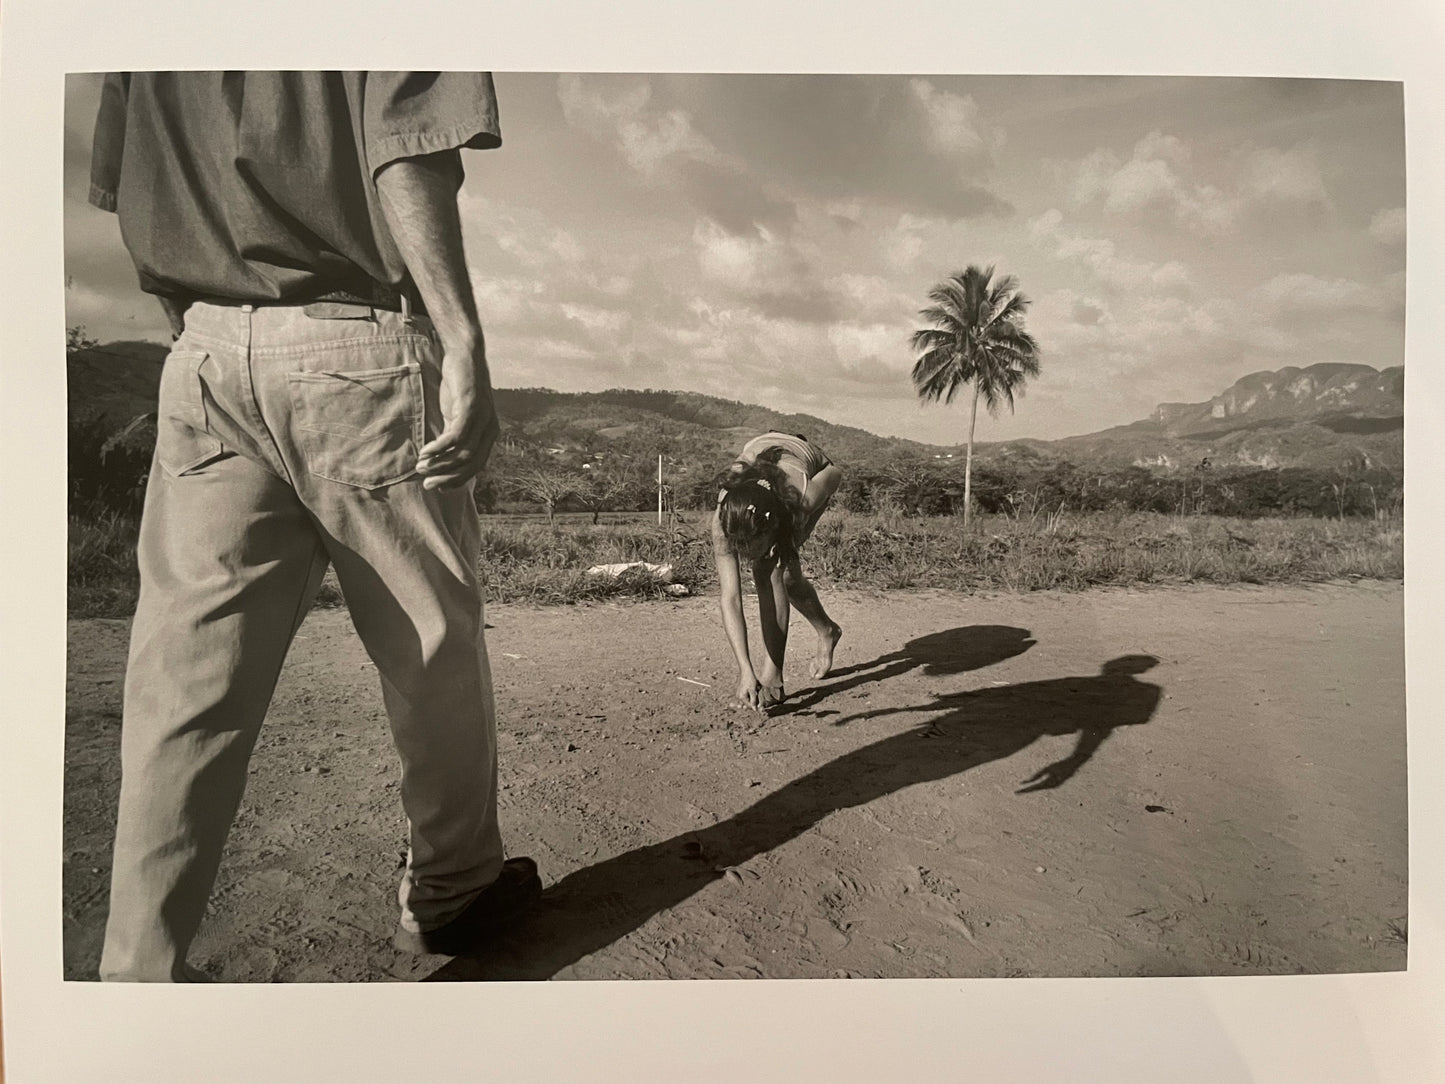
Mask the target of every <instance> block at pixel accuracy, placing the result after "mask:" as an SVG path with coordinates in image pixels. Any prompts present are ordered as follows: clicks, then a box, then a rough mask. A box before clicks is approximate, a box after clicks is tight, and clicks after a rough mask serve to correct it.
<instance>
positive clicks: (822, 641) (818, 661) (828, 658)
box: [809, 622, 843, 678]
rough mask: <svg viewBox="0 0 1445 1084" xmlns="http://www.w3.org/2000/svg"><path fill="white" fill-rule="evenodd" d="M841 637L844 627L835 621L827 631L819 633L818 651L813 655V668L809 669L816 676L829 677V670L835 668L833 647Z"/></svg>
mask: <svg viewBox="0 0 1445 1084" xmlns="http://www.w3.org/2000/svg"><path fill="white" fill-rule="evenodd" d="M841 639H843V627H842V626H841V625H839V624H838V623H837V622H834V623H833V624H832V625H831V626H830V627H829V629H828V631H827V632H826V633H820V634H819V636H818V652H817V654H816V655H814V656H813V668H812V670H810V671H809V673H810V674H812V675H813V677H814V678H821V677H827V676H828V671H829V670H831V669H833V649H834V648H836V647H837V646H838V641H839V640H841Z"/></svg>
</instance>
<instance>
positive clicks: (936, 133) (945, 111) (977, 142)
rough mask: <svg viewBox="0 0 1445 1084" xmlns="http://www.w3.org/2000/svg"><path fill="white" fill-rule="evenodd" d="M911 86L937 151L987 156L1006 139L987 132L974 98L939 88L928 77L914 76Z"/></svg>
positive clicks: (932, 145)
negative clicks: (997, 143)
mask: <svg viewBox="0 0 1445 1084" xmlns="http://www.w3.org/2000/svg"><path fill="white" fill-rule="evenodd" d="M908 86H909V89H910V90H911V91H912V92H913V97H914V100H915V101H916V102H917V103H918V106H919V108H920V109H921V110H922V112H923V118H924V122H925V126H926V131H927V132H928V140H929V145H930V146H931V147H932V148H933V150H934V151H936V152H938V153H940V154H943V155H948V156H953V157H959V158H966V159H977V158H983V157H987V155H988V154H989V152H990V151H991V150H992V147H993V145H994V144H995V143H996V142H998V141H1000V140H1001V139H1002V135H1001V133H999V132H997V131H994V132H989V133H987V134H986V133H985V132H984V131H983V130H982V125H981V123H980V118H979V109H978V105H977V103H976V102H974V100H973V99H972V98H971V97H969V96H967V95H960V94H952V93H950V92H948V91H946V90H939V89H938V88H937V87H935V86H934V85H933V84H932V83H930V82H929V81H928V80H927V79H911V80H909V83H908Z"/></svg>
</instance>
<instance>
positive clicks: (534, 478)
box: [506, 467, 579, 526]
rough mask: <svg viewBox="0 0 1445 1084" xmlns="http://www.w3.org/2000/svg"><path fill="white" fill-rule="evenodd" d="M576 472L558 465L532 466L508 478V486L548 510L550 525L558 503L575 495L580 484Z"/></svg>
mask: <svg viewBox="0 0 1445 1084" xmlns="http://www.w3.org/2000/svg"><path fill="white" fill-rule="evenodd" d="M577 483H578V479H577V476H576V475H575V474H569V473H568V472H566V471H563V470H559V469H558V468H556V467H532V468H530V469H528V470H525V471H523V472H522V473H520V474H515V475H512V476H511V477H509V478H507V479H506V485H507V488H509V489H511V490H512V491H513V492H514V493H516V494H517V495H518V496H521V497H523V498H525V499H526V500H529V501H535V502H536V503H538V504H540V505H541V506H542V507H543V508H545V509H546V510H547V523H548V525H549V526H550V525H551V524H552V522H553V516H554V515H555V514H556V511H557V505H558V504H559V503H560V502H562V501H564V500H566V499H567V498H568V497H571V496H575V495H576V493H577V491H578V489H579V486H578V484H577Z"/></svg>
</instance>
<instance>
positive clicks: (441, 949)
mask: <svg viewBox="0 0 1445 1084" xmlns="http://www.w3.org/2000/svg"><path fill="white" fill-rule="evenodd" d="M541 897H542V878H541V877H539V876H538V875H537V863H536V862H534V861H532V859H530V858H509V859H507V861H506V862H504V863H502V872H501V874H500V875H499V876H498V877H497V879H496V880H495V881H493V882H492V883H491V884H489V885H488V886H487V887H486V888H484V889H482V891H481V894H480V895H478V896H477V898H476V899H474V900H473V901H472V902H471V903H469V904H468V905H467V907H466V910H464V911H463V912H462V913H461V914H459V915H457V917H456V918H454V919H452V920H451V921H450V922H448V923H447V924H446V925H445V926H438V927H437V928H436V929H434V930H424V931H422V932H421V933H414V932H412V931H411V930H403V929H398V930H397V931H396V935H395V936H394V937H393V938H392V944H393V945H395V946H396V947H397V948H398V949H400V950H401V951H402V952H411V953H415V954H417V955H433V956H466V955H467V954H469V953H473V952H477V951H479V950H481V949H483V948H485V947H486V946H487V945H488V944H489V943H490V942H491V941H492V940H493V939H494V938H495V937H496V936H497V934H499V933H501V932H502V931H504V930H505V929H506V928H507V927H508V926H510V925H512V924H513V923H514V922H516V921H517V919H519V918H521V917H522V915H524V914H526V912H527V911H528V910H529V909H530V908H531V907H532V905H533V904H535V903H536V902H537V901H538V900H539V899H541Z"/></svg>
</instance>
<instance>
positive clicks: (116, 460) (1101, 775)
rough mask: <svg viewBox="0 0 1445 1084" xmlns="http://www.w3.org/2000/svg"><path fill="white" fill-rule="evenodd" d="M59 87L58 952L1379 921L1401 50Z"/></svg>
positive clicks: (1354, 957) (809, 940) (708, 940)
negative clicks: (1049, 64)
mask: <svg viewBox="0 0 1445 1084" xmlns="http://www.w3.org/2000/svg"><path fill="white" fill-rule="evenodd" d="M68 89H69V91H70V94H69V98H68V101H67V105H68V108H69V113H68V116H67V159H66V161H67V238H66V242H67V248H66V255H67V278H66V297H67V309H66V319H67V329H66V334H67V354H68V365H69V389H70V400H69V409H70V415H69V416H70V423H71V424H70V441H71V444H70V448H71V461H70V481H71V490H70V500H71V507H70V528H71V550H70V559H71V569H70V572H71V582H70V618H71V625H70V641H69V664H68V675H69V690H68V714H67V730H66V741H67V779H66V795H67V797H66V810H65V817H66V820H65V828H66V840H65V846H66V855H65V878H66V885H65V887H66V893H65V899H66V915H65V918H66V931H67V943H66V975H67V977H68V978H74V979H86V978H92V977H95V975H96V974H97V971H98V973H99V975H100V977H102V978H114V979H133V980H138V981H147V980H148V981H165V980H170V979H190V978H209V979H213V980H218V981H230V982H284V981H306V982H318V981H344V982H360V981H388V980H390V981H397V980H443V979H456V980H464V979H541V978H596V979H625V978H656V979H666V978H672V979H683V978H840V979H841V978H898V977H938V976H947V977H963V976H994V977H999V976H1002V977H1024V976H1041V975H1070V976H1072V975H1081V976H1098V975H1119V976H1138V975H1214V974H1220V975H1238V974H1314V973H1325V972H1335V971H1389V970H1398V969H1402V968H1404V967H1405V966H1406V963H1407V960H1408V936H1409V930H1408V921H1407V900H1406V891H1407V886H1408V877H1407V861H1406V841H1407V834H1406V804H1405V802H1406V779H1405V714H1404V692H1405V681H1404V639H1403V599H1402V579H1403V533H1402V514H1403V507H1404V498H1405V494H1404V486H1403V480H1404V479H1403V466H1404V460H1403V442H1402V429H1403V404H1404V399H1403V389H1404V369H1403V344H1404V252H1405V242H1406V236H1405V205H1404V200H1405V188H1404V165H1405V162H1404V139H1403V135H1404V117H1403V98H1402V93H1401V87H1400V85H1399V84H1398V83H1396V84H1391V83H1379V82H1363V81H1330V80H1281V79H1188V78H1175V79H1150V78H1130V77H1121V78H1047V77H1029V76H1024V77H1016V78H1011V77H976V78H970V77H939V76H934V77H928V76H889V77H885V76H841V75H835V76H822V75H818V76H811V75H798V76H781V75H706V76H704V75H613V76H603V75H581V74H571V73H569V74H549V73H504V74H499V75H497V76H496V77H495V79H493V78H492V77H491V76H490V75H489V74H478V73H458V72H442V73H437V72H403V73H392V72H364V73H339V72H188V73H135V74H115V75H110V76H105V77H101V76H95V75H92V76H79V75H78V76H75V77H73V78H72V80H71V82H70V84H69V87H68ZM513 133H515V135H513ZM393 156H394V157H393ZM463 173H464V175H465V179H464V180H463V181H462V182H461V187H460V189H459V190H457V187H456V178H457V177H458V176H459V175H461V174H463ZM579 178H586V182H587V183H586V184H585V185H579V184H578V183H577V181H578V179H579ZM388 182H391V184H388ZM112 212H113V213H112ZM128 213H129V215H130V217H128ZM117 220H118V221H117ZM409 231H411V232H409ZM448 231H450V233H449V232H448ZM414 265H419V266H418V267H417V270H415V271H413V270H412V267H413V266H414ZM138 277H139V280H140V283H141V287H140V288H138V287H137V278H138ZM148 295H149V296H148ZM318 299H319V300H318ZM298 317H299V318H298ZM172 320H173V322H170V321H172ZM449 335H451V336H454V337H455V340H454V341H453V340H449ZM172 338H174V342H172V341H171V340H172ZM483 344H485V345H484V346H483ZM453 367H459V368H458V369H457V370H456V372H457V373H460V374H461V375H456V374H455V373H454V371H453ZM488 383H490V385H491V387H490V388H488ZM158 390H159V403H157V391H158ZM468 396H470V398H468ZM452 411H456V412H457V413H455V414H454V413H452ZM448 441H455V449H456V450H455V451H453V450H452V449H451V448H449V447H448V444H447V442H448ZM489 453H490V454H489ZM449 454H450V455H453V456H454V458H453V459H451V460H447V459H446V458H445V457H446V456H447V455H449ZM433 463H436V464H437V466H433V465H432V464H433ZM476 467H481V468H482V472H481V474H480V475H479V477H478V478H477V479H476V480H474V479H473V476H474V475H475V474H476V471H475V468H476ZM432 478H437V479H441V484H439V485H436V486H435V487H433V486H432V485H430V484H429V482H430V480H431V479H432ZM403 509H405V510H403ZM412 517H415V522H409V521H410V520H412ZM463 520H465V522H463ZM479 525H480V526H479ZM138 538H139V543H138ZM137 550H138V551H139V562H137V557H136V553H137ZM478 551H479V554H478ZM137 563H139V568H138V570H137ZM328 571H329V572H330V573H331V576H330V577H329V578H328V577H327V576H325V575H324V573H326V572H328ZM137 594H139V599H140V603H139V608H137ZM453 594H455V596H456V597H451V596H452V595H453ZM483 603H484V604H485V606H484V607H483ZM483 613H485V615H486V617H485V620H486V622H487V624H488V625H489V626H490V627H489V628H488V629H487V630H486V632H485V636H483V630H482V627H481V621H482V614H483ZM132 618H133V620H128V619H132ZM358 634H359V635H358ZM483 643H484V644H485V646H484V647H483V649H482V653H481V655H480V662H479V661H478V659H479V653H478V646H479V645H481V644H483ZM127 647H129V655H127ZM288 648H289V650H288ZM489 672H490V675H491V679H492V682H493V683H494V685H495V693H493V692H492V691H491V689H490V688H489V682H488V674H489ZM278 673H279V674H280V680H279V682H278V679H277V675H278ZM273 687H274V688H275V694H274V696H271V695H270V694H271V690H272V689H273ZM493 705H495V707H493ZM263 718H264V719H265V720H266V722H265V725H262V720H263ZM393 735H395V738H393ZM253 743H254V749H253V748H252V745H253ZM394 744H395V747H394ZM398 750H399V752H398ZM123 764H124V769H125V771H129V772H133V773H134V777H135V778H134V779H130V778H125V771H123ZM493 772H495V775H493ZM641 780H646V785H643V786H639V785H638V784H639V781H641ZM118 788H119V791H118ZM117 792H118V793H119V796H120V797H119V810H120V812H119V820H118V822H117V818H116V814H115V809H114V807H115V806H116V804H117ZM238 802H239V808H237V803H238ZM233 820H234V824H233V823H232V822H233ZM228 832H229V834H228ZM112 853H113V854H114V862H112ZM505 856H510V857H505ZM398 880H399V881H400V882H401V885H402V888H401V892H402V895H403V899H404V902H403V903H402V905H401V912H400V917H398V915H397V914H396V913H395V910H396V902H395V896H396V893H395V882H397V881H398ZM107 888H108V891H107ZM107 903H108V905H109V906H108V920H109V921H108V924H107V923H106V921H105V918H106V916H107ZM102 945H104V950H105V951H104V953H103V954H102V953H101V952H100V951H99V950H100V949H101V947H102Z"/></svg>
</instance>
